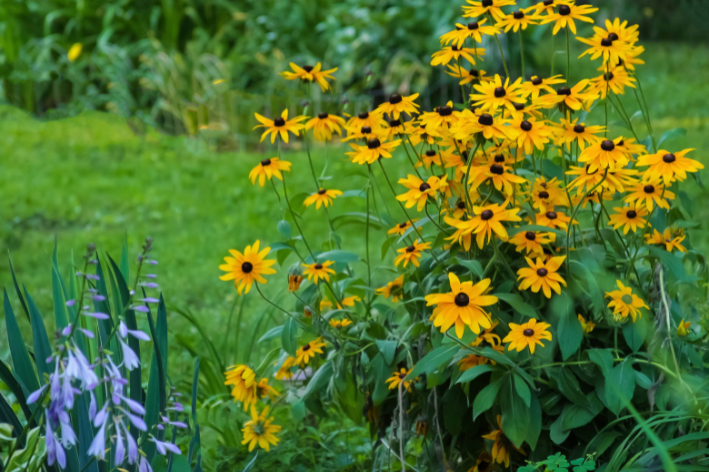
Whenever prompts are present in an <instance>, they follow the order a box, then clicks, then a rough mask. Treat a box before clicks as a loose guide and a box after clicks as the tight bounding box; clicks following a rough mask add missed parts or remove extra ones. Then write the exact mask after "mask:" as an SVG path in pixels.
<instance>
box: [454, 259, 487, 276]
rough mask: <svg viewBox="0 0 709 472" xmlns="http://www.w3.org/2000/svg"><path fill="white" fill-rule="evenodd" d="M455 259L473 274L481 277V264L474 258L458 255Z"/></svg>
mask: <svg viewBox="0 0 709 472" xmlns="http://www.w3.org/2000/svg"><path fill="white" fill-rule="evenodd" d="M456 261H457V262H458V264H460V265H462V266H463V267H465V268H466V269H468V270H469V271H471V272H472V273H473V274H475V276H476V277H479V278H482V277H483V266H482V264H480V262H478V261H476V260H466V259H461V258H460V257H457V258H456Z"/></svg>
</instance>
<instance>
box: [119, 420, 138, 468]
mask: <svg viewBox="0 0 709 472" xmlns="http://www.w3.org/2000/svg"><path fill="white" fill-rule="evenodd" d="M122 426H123V432H124V433H125V434H126V442H127V443H128V463H129V464H135V463H136V461H137V460H138V444H137V443H136V442H135V439H133V436H132V435H131V434H130V432H129V431H128V428H127V427H126V425H125V424H123V425H122Z"/></svg>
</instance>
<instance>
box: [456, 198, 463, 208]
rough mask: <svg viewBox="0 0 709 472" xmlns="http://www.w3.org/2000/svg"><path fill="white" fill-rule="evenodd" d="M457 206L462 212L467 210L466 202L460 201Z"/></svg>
mask: <svg viewBox="0 0 709 472" xmlns="http://www.w3.org/2000/svg"><path fill="white" fill-rule="evenodd" d="M456 206H457V207H458V208H459V209H461V210H465V202H464V201H463V200H458V204H457V205H456Z"/></svg>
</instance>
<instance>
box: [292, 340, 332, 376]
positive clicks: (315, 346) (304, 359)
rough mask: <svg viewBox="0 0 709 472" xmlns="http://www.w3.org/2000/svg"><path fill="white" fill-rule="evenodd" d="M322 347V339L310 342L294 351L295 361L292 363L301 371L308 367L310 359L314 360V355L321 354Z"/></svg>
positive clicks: (323, 344)
mask: <svg viewBox="0 0 709 472" xmlns="http://www.w3.org/2000/svg"><path fill="white" fill-rule="evenodd" d="M323 347H325V343H324V342H322V338H317V339H315V340H314V341H310V342H309V343H307V344H305V345H304V346H301V347H299V348H298V350H297V351H295V361H293V363H294V364H298V365H299V366H300V368H301V369H302V368H303V367H305V366H306V365H308V363H309V362H310V361H311V359H313V358H315V354H322V353H323V350H322V348H323Z"/></svg>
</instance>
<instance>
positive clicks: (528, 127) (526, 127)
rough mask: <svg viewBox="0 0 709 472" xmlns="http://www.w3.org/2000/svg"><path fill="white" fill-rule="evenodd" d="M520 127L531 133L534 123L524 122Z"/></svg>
mask: <svg viewBox="0 0 709 472" xmlns="http://www.w3.org/2000/svg"><path fill="white" fill-rule="evenodd" d="M519 127H520V128H522V129H523V130H524V131H531V130H532V123H530V122H529V121H527V120H524V121H523V122H522V123H520V124H519Z"/></svg>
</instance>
